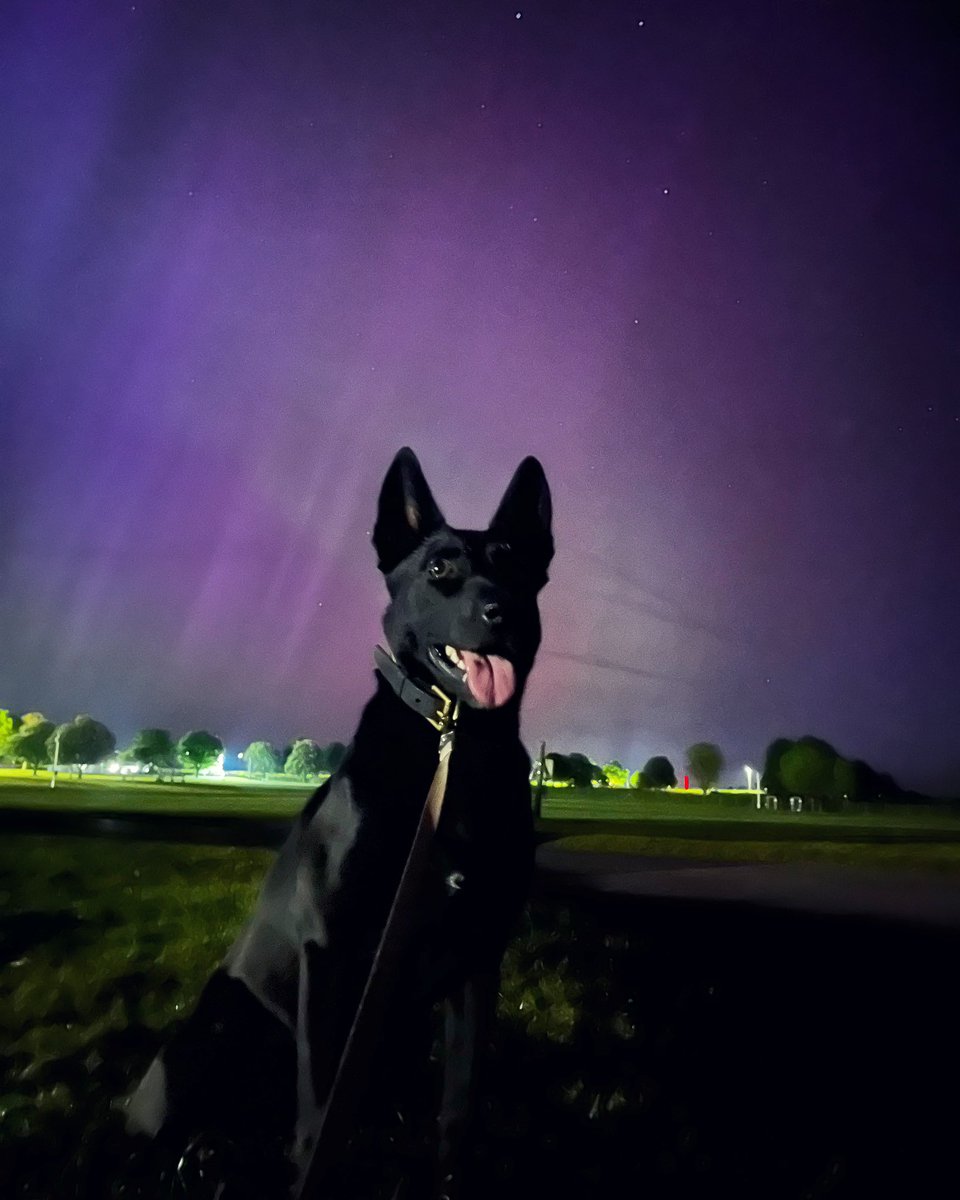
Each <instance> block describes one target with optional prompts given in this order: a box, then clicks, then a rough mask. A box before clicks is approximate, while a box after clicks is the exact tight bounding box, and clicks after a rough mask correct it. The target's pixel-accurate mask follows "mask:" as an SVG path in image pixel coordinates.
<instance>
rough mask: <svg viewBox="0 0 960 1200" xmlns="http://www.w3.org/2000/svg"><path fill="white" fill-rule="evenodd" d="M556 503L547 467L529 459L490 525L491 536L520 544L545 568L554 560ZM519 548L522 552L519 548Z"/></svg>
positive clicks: (513, 482) (544, 571) (518, 472)
mask: <svg viewBox="0 0 960 1200" xmlns="http://www.w3.org/2000/svg"><path fill="white" fill-rule="evenodd" d="M552 521H553V503H552V501H551V499H550V487H549V485H548V483H547V477H546V475H544V473H543V467H541V466H540V463H539V462H538V461H537V460H536V459H535V458H525V459H524V460H523V462H522V463H521V464H520V466H519V467H517V469H516V471H515V472H514V475H513V478H512V479H511V480H510V483H509V484H508V485H507V490H506V491H505V492H504V494H503V499H502V500H501V501H500V506H499V508H498V509H497V511H496V512H495V513H494V515H493V520H492V521H491V522H490V535H491V536H492V537H497V538H499V537H502V538H503V540H504V541H505V542H510V543H511V544H514V543H519V547H522V548H523V551H524V553H525V554H527V555H529V556H531V557H532V558H533V559H534V561H536V563H537V565H538V566H540V567H542V569H543V573H544V583H546V572H547V567H548V566H549V565H550V560H551V559H552V558H553V533H552V531H551V528H550V526H551V522H552ZM519 547H518V548H519Z"/></svg>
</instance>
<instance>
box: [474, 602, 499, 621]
mask: <svg viewBox="0 0 960 1200" xmlns="http://www.w3.org/2000/svg"><path fill="white" fill-rule="evenodd" d="M480 616H481V617H482V618H483V620H484V622H485V623H486V624H487V625H499V624H500V622H501V621H502V620H503V613H502V612H501V611H500V605H499V604H494V603H492V602H491V603H490V604H485V605H484V606H483V608H482V609H481V610H480Z"/></svg>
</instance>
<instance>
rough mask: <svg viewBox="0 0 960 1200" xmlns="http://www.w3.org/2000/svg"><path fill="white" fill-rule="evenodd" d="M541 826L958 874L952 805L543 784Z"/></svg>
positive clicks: (175, 806) (232, 805)
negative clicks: (809, 807) (816, 807)
mask: <svg viewBox="0 0 960 1200" xmlns="http://www.w3.org/2000/svg"><path fill="white" fill-rule="evenodd" d="M313 786H314V785H313V784H297V783H291V782H289V781H285V780H282V779H276V778H274V779H272V780H270V781H267V782H259V781H257V782H254V781H251V780H248V779H246V778H245V777H240V778H237V777H232V778H231V777H228V778H227V779H223V780H219V779H209V778H201V779H191V778H189V777H188V778H186V779H184V780H183V781H179V782H176V783H158V782H156V781H155V780H151V779H135V778H130V777H127V778H121V779H118V778H117V777H116V776H87V777H85V778H83V779H82V780H80V781H78V780H76V779H75V778H70V777H65V776H61V777H60V778H59V780H58V782H57V786H56V788H55V789H54V788H51V787H50V785H49V776H48V775H47V776H45V775H44V774H43V773H41V774H39V775H38V776H37V777H36V778H35V777H33V776H32V775H31V774H29V773H27V772H21V771H0V809H2V808H5V807H6V808H32V809H40V810H43V809H49V810H56V811H59V810H68V811H86V812H120V813H126V812H142V813H164V814H166V813H173V814H182V815H184V816H232V817H244V816H247V817H267V818H274V819H276V818H278V817H279V818H284V817H290V818H292V817H293V816H295V815H296V813H297V812H299V811H300V809H301V807H302V806H303V803H304V801H305V800H306V798H307V796H308V795H309V794H310V792H311V791H312V788H313ZM539 828H540V831H541V833H543V834H545V835H547V836H549V837H551V838H554V839H558V844H560V845H562V846H564V847H566V848H567V849H570V850H591V851H601V852H604V851H608V852H616V853H626V854H639V855H646V856H667V857H677V858H691V859H702V860H713V861H719V862H729V861H738V862H797V861H800V862H832V863H838V864H857V865H861V866H871V867H873V866H878V867H884V866H888V867H896V868H904V869H913V870H929V871H936V872H945V873H950V872H956V871H958V870H960V816H958V814H957V811H956V808H955V807H953V806H950V805H941V806H934V805H930V806H923V807H921V806H906V805H886V806H879V805H848V806H847V807H845V808H844V809H843V810H842V811H839V812H810V811H807V812H801V813H792V812H789V811H788V810H784V809H781V810H780V811H774V810H773V809H770V808H761V809H759V810H758V809H757V808H756V804H755V801H754V798H753V795H752V794H751V793H744V792H723V793H715V794H711V795H709V796H704V795H702V794H700V793H699V792H692V791H691V792H683V791H674V792H641V793H638V792H634V791H631V790H626V789H616V788H586V789H574V788H563V789H561V788H547V789H545V790H544V795H543V815H542V819H541V820H540V822H539Z"/></svg>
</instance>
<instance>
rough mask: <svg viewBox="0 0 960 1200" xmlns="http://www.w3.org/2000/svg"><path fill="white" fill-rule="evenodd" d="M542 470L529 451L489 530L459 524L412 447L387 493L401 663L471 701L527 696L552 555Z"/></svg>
mask: <svg viewBox="0 0 960 1200" xmlns="http://www.w3.org/2000/svg"><path fill="white" fill-rule="evenodd" d="M550 520H551V504H550V489H549V487H548V486H547V480H546V476H545V475H544V473H543V468H542V467H541V466H540V464H539V462H537V460H536V459H535V458H525V459H524V460H523V462H522V463H521V464H520V466H519V467H518V468H517V470H516V472H515V474H514V476H513V479H512V480H511V481H510V485H509V486H508V488H507V490H506V492H505V494H504V497H503V499H502V500H501V502H500V506H499V507H498V509H497V511H496V513H495V514H494V516H493V520H492V521H491V522H490V526H489V528H488V529H486V530H485V531H482V532H481V531H479V530H470V529H451V528H450V526H449V525H448V524H447V523H446V521H445V520H444V518H443V514H442V513H441V512H440V509H439V508H438V507H437V503H436V501H435V500H434V498H433V495H432V493H431V491H430V488H429V487H428V485H427V481H426V479H425V478H424V476H423V471H421V469H420V464H419V462H417V457H416V455H415V454H414V453H413V451H412V450H410V449H408V448H407V447H404V448H403V449H402V450H400V451H399V452H398V453H397V456H396V457H395V458H394V460H393V462H392V463H391V465H390V469H389V470H388V471H387V474H386V478H385V479H384V481H383V488H382V489H381V492H380V503H379V506H378V509H377V521H376V525H375V526H374V530H373V545H374V549H375V550H376V552H377V557H378V565H379V567H380V570H381V571H382V572H383V574H384V576H385V578H386V582H387V590H388V591H389V593H390V603H389V605H388V606H387V611H386V612H385V614H384V617H383V629H384V633H385V634H386V636H387V642H388V643H389V645H390V648H391V650H392V651H393V653H394V655H395V657H396V659H397V661H398V662H399V663H400V665H401V666H402V667H403V668H404V670H405V671H406V672H407V674H408V675H409V676H410V677H411V678H413V679H415V680H416V681H418V682H419V683H422V684H425V685H427V686H429V685H430V684H434V683H435V684H436V685H437V686H438V687H440V688H441V689H442V690H443V691H444V692H446V693H447V695H452V696H454V697H457V698H459V699H460V700H462V701H463V702H464V703H465V704H468V705H469V706H470V707H472V708H486V709H491V708H500V707H502V706H503V705H505V704H508V703H509V702H510V701H512V700H516V701H519V698H520V696H521V695H522V692H523V687H524V684H525V683H526V679H527V676H528V675H529V673H530V668H531V667H532V666H533V660H534V657H535V656H536V653H537V647H538V646H539V645H540V614H539V612H538V610H537V593H538V592H539V591H540V589H541V588H542V587H543V585H544V584H545V583H546V582H547V567H548V566H549V564H550V560H551V558H552V557H553V535H552V534H551V532H550Z"/></svg>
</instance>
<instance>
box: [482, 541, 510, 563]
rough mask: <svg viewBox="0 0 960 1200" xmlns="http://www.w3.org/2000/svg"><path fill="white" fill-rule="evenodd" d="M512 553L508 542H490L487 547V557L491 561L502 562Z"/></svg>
mask: <svg viewBox="0 0 960 1200" xmlns="http://www.w3.org/2000/svg"><path fill="white" fill-rule="evenodd" d="M512 553H513V549H512V547H511V545H510V543H509V542H491V543H490V545H489V546H488V547H487V557H488V558H489V559H490V561H491V562H494V563H495V562H504V561H505V560H506V559H508V558H509V557H510V555H511V554H512Z"/></svg>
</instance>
